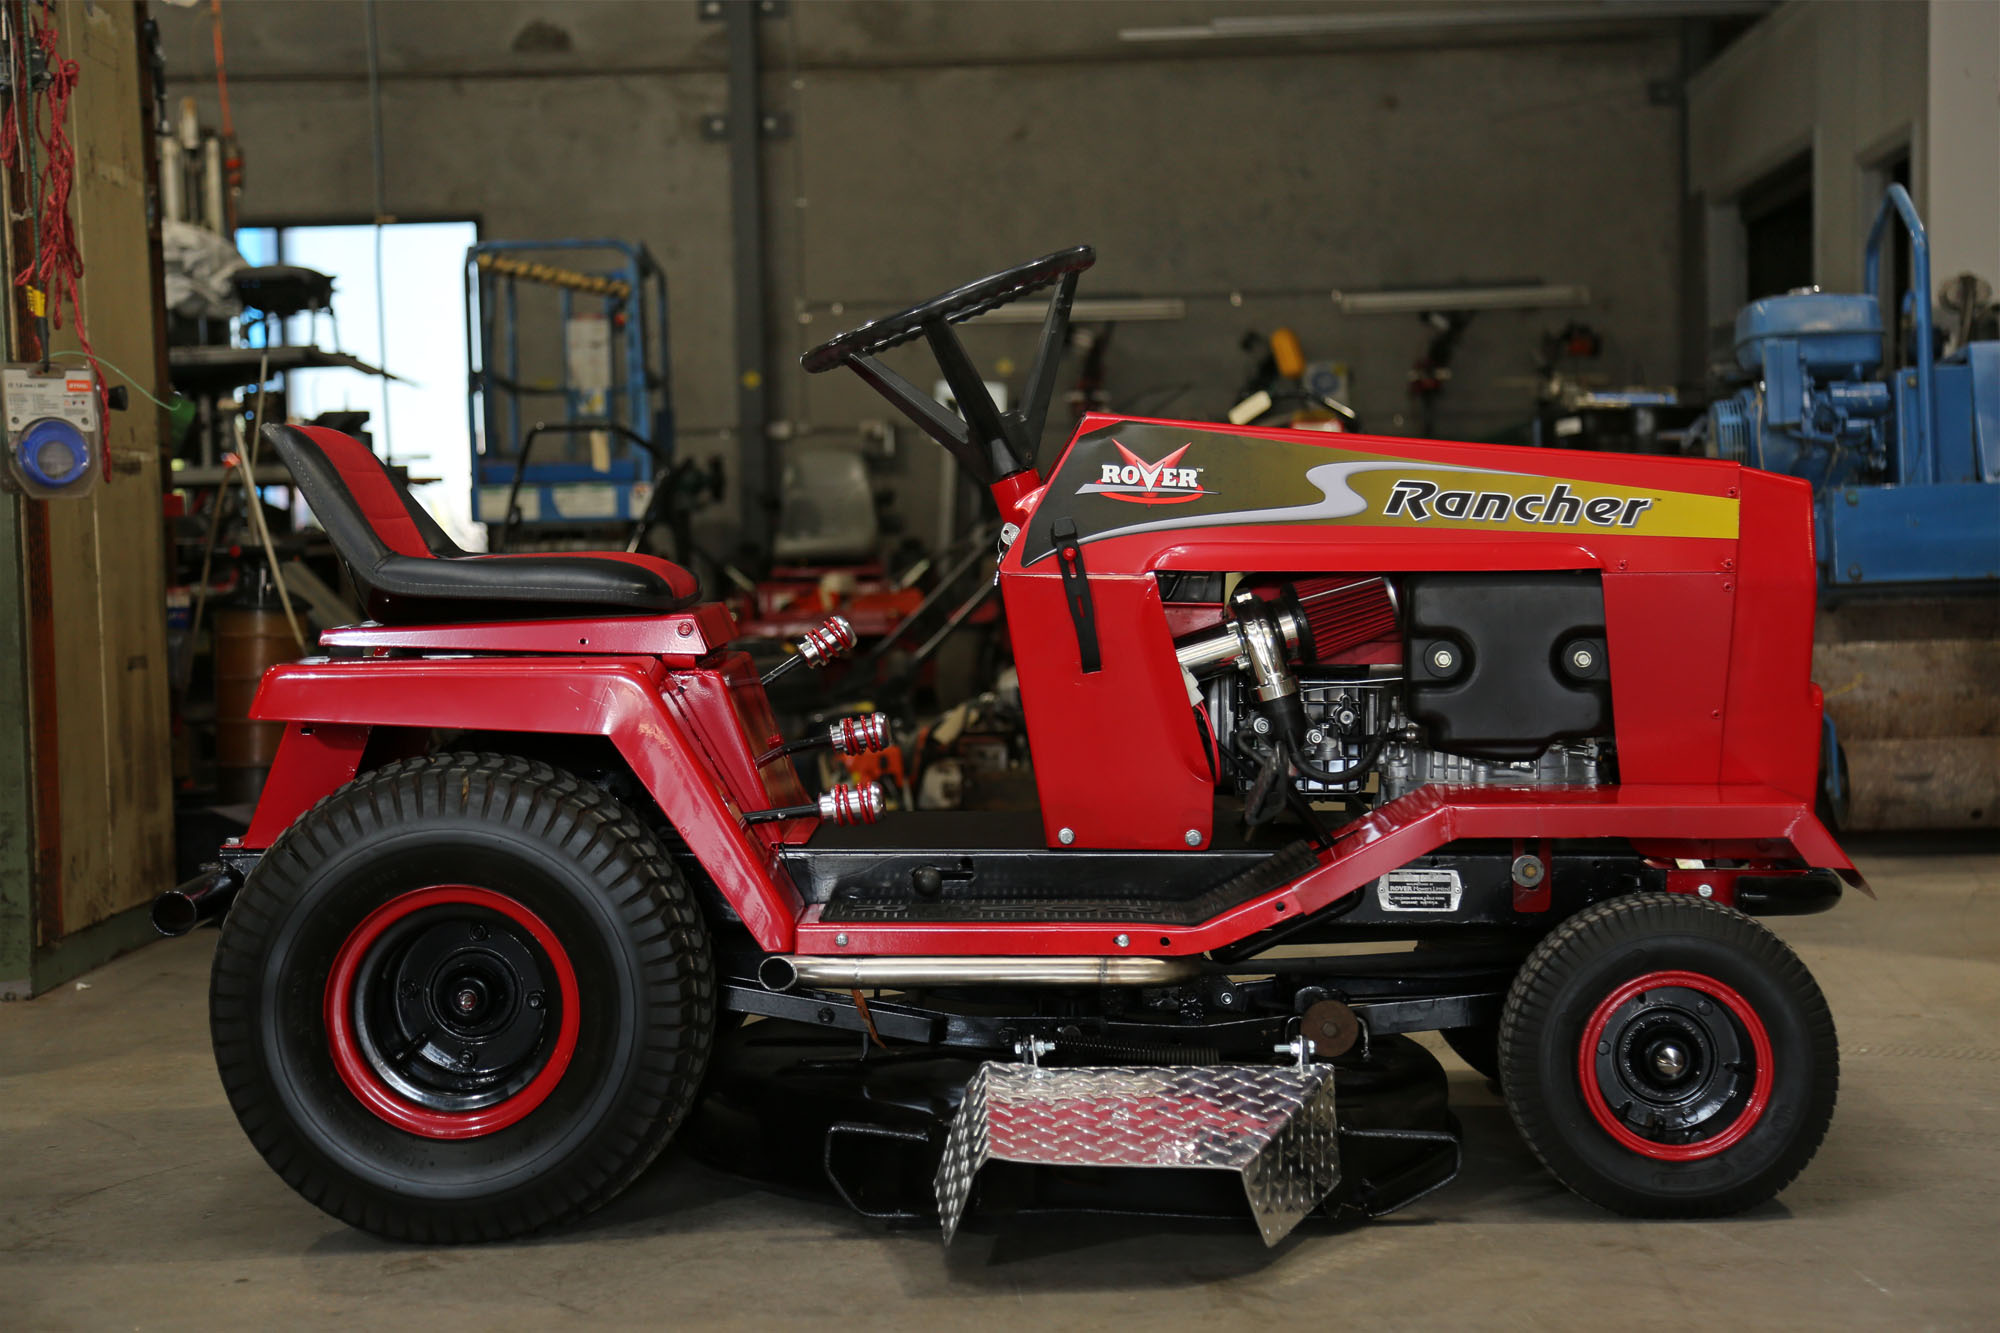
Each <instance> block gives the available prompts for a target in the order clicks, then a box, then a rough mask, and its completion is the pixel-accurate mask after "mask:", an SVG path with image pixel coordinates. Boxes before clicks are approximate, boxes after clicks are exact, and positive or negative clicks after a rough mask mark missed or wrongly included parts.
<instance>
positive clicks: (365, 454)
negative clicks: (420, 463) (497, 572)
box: [264, 426, 465, 583]
mask: <svg viewBox="0 0 2000 1333" xmlns="http://www.w3.org/2000/svg"><path fill="white" fill-rule="evenodd" d="M264 438H265V439H266V440H268V441H270V443H271V445H272V447H273V448H275V449H276V450H277V451H278V456H279V457H281V458H283V459H284V460H285V466H286V467H288V468H290V469H291V473H292V479H293V480H294V481H296V482H297V483H298V486H299V491H300V492H301V493H302V494H303V495H304V496H305V498H306V503H307V504H309V505H311V506H312V511H313V514H314V515H315V516H316V517H317V518H318V519H319V521H320V526H321V527H323V528H325V529H326V535H327V537H328V538H329V539H331V540H332V542H333V548H334V550H336V551H338V552H339V553H340V558H341V559H342V560H343V561H345V562H346V563H347V567H348V569H349V570H350V571H351V572H352V573H353V574H354V577H355V578H356V579H357V580H358V581H361V582H363V583H366V582H368V574H369V572H370V571H372V570H373V569H374V568H375V566H376V565H377V564H378V563H379V562H380V561H381V560H382V558H383V557H384V556H388V555H406V556H415V557H437V556H461V555H464V554H465V552H464V551H462V550H460V549H459V547H458V544H457V543H456V542H454V541H452V539H451V538H450V537H448V536H446V535H445V531H444V529H443V528H440V527H439V526H438V525H437V521H436V520H435V519H433V518H432V517H431V516H430V515H429V514H427V513H425V512H424V507H423V506H422V505H420V504H418V503H417V502H416V501H415V500H414V499H412V498H411V496H410V493H409V491H408V490H407V489H405V488H404V486H403V485H402V483H401V482H399V481H397V480H396V478H395V475H394V474H393V473H391V472H390V471H389V469H388V468H387V467H386V466H384V465H383V462H382V460H381V459H379V458H377V457H376V456H375V454H374V452H373V451H372V450H370V449H369V448H368V446H367V445H365V444H363V443H361V441H359V440H357V439H355V438H354V437H353V436H351V435H343V434H341V433H340V432H339V431H337V430H329V429H327V428H326V427H325V426H266V427H265V428H264Z"/></svg>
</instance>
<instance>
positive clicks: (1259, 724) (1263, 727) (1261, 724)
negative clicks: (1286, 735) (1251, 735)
mask: <svg viewBox="0 0 2000 1333" xmlns="http://www.w3.org/2000/svg"><path fill="white" fill-rule="evenodd" d="M1250 730H1252V731H1254V732H1256V733H1257V734H1258V735H1259V736H1268V735H1270V734H1271V719H1270V718H1268V717H1256V718H1252V719H1250Z"/></svg>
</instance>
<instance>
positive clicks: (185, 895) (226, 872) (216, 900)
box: [153, 861, 243, 938]
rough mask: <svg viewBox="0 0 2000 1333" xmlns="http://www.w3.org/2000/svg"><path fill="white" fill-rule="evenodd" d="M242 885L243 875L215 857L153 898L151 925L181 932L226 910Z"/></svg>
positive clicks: (166, 931)
mask: <svg viewBox="0 0 2000 1333" xmlns="http://www.w3.org/2000/svg"><path fill="white" fill-rule="evenodd" d="M242 886H243V877H242V876H241V875H239V874H237V873H236V871H235V870H233V869H232V868H230V867H229V866H226V865H223V864H222V863H221V862H219V861H211V862H209V863H208V864H207V865H205V866H203V867H202V868H201V873H200V874H199V875H196V876H195V877H194V878H193V879H191V880H188V881H187V882H186V883H184V884H178V885H176V886H174V887H173V888H171V889H168V890H167V891H166V892H165V893H163V894H161V895H160V896H159V897H157V898H155V899H153V929H154V930H157V931H159V932H160V933H161V934H162V935H165V936H167V937H169V938H172V937H173V936H176V935H185V934H187V933H188V932H189V931H190V930H193V929H194V928H195V927H196V926H198V925H200V924H201V923H202V922H204V921H206V920H208V919H209V918H210V917H212V916H220V915H221V914H222V913H223V912H226V911H228V910H229V903H230V900H231V899H233V898H234V897H235V896H236V890H237V889H239V888H241V887H242Z"/></svg>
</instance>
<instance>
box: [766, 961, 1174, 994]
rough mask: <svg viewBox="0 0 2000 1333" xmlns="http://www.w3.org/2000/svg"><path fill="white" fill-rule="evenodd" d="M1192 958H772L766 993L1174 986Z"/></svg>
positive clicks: (767, 972) (768, 971) (769, 964)
mask: <svg viewBox="0 0 2000 1333" xmlns="http://www.w3.org/2000/svg"><path fill="white" fill-rule="evenodd" d="M1200 975H1201V967H1200V965H1199V964H1197V963H1196V962H1195V961H1194V960H1193V959H1191V958H956V957H944V958H822V957H803V956H801V955H798V954H772V955H771V956H770V957H769V958H766V959H765V960H764V961H763V962H762V963H760V964H759V965H758V967H757V980H758V981H760V982H762V983H763V985H764V988H765V989H766V990H773V991H788V990H791V989H792V988H794V987H796V986H805V987H809V988H815V989H818V988H824V989H828V990H873V989H877V988H879V989H882V990H901V989H906V988H908V987H911V986H978V985H986V986H1171V985H1175V984H1177V983H1179V982H1184V981H1193V980H1194V979H1195V978H1197V977H1199V976H1200Z"/></svg>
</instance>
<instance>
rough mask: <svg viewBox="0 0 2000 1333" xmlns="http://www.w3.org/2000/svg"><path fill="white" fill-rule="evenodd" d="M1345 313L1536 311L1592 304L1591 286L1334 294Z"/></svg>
mask: <svg viewBox="0 0 2000 1333" xmlns="http://www.w3.org/2000/svg"><path fill="white" fill-rule="evenodd" d="M1332 296H1333V304H1334V305H1335V306H1336V307H1338V309H1339V310H1340V313H1341V314H1343V315H1421V314H1422V313H1424V312H1425V311H1426V310H1532V309H1538V308H1545V307H1549V306H1579V305H1589V304H1590V288H1588V287H1584V286H1580V285H1576V284H1570V285H1557V284H1551V283H1515V284H1512V285H1510V286H1504V287H1427V288H1422V289H1417V290H1411V291H1387V292H1343V291H1335V292H1333V293H1332Z"/></svg>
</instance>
